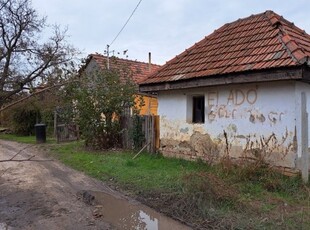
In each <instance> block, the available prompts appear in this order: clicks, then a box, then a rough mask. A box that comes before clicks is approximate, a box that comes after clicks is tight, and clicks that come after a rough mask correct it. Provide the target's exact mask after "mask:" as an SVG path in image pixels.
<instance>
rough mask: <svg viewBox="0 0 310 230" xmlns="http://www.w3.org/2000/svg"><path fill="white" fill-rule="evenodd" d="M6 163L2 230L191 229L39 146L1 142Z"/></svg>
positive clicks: (0, 172) (1, 169) (0, 199)
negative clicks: (67, 165) (87, 174)
mask: <svg viewBox="0 0 310 230" xmlns="http://www.w3.org/2000/svg"><path fill="white" fill-rule="evenodd" d="M21 150H22V151H21ZM18 152H20V153H19V154H18V155H17V156H16V157H14V160H15V161H5V160H8V159H10V158H12V157H13V156H14V155H15V154H16V153H18ZM30 158H31V159H30ZM27 159H30V160H27ZM23 160H26V161H23ZM0 161H3V162H0V230H2V229H50V230H53V229H57V230H58V229H74V230H75V229H154V230H156V229H161V230H165V229H181V230H182V229H189V228H188V227H186V226H184V225H182V224H180V223H178V222H176V221H174V220H172V219H170V218H168V217H166V216H163V215H161V214H160V213H157V212H155V211H154V210H152V209H150V208H148V207H146V206H144V205H141V204H139V203H138V202H136V201H134V200H131V199H130V198H128V197H125V196H124V195H122V194H120V193H118V192H116V191H113V190H112V189H110V188H109V187H108V186H106V185H105V184H104V183H102V182H100V181H98V180H95V179H93V178H90V177H88V176H86V175H84V174H83V173H81V172H77V171H75V170H73V169H71V168H68V167H66V166H64V165H63V164H61V163H59V162H58V161H56V160H53V159H51V158H49V157H47V155H46V154H44V153H42V150H40V148H38V147H37V146H34V145H26V144H20V143H15V142H9V141H3V140H0Z"/></svg>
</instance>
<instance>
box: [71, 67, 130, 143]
mask: <svg viewBox="0 0 310 230" xmlns="http://www.w3.org/2000/svg"><path fill="white" fill-rule="evenodd" d="M122 75H124V72H122ZM128 75H129V73H128V74H127V75H126V74H125V76H126V78H121V77H120V73H119V72H117V71H115V70H103V71H94V72H92V73H89V74H87V75H83V76H82V77H81V79H80V84H79V85H78V86H77V87H75V88H73V99H74V105H75V109H76V110H75V111H76V116H75V117H76V119H77V121H78V123H79V126H80V130H81V132H82V135H83V138H84V139H85V144H86V145H87V146H89V147H91V148H93V149H109V148H114V147H120V146H121V143H120V134H121V126H120V119H119V118H120V117H121V115H122V113H123V112H124V111H125V110H129V109H130V108H132V107H133V106H134V98H135V97H134V93H135V89H136V88H135V85H134V84H133V83H132V82H131V80H130V79H131V78H130V77H129V76H128Z"/></svg>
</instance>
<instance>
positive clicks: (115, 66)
mask: <svg viewBox="0 0 310 230" xmlns="http://www.w3.org/2000/svg"><path fill="white" fill-rule="evenodd" d="M107 64H108V59H107V57H106V56H103V55H101V54H90V55H88V57H87V59H86V63H85V65H83V67H82V68H81V69H80V72H81V73H82V72H84V73H90V72H93V71H96V70H106V69H107ZM159 67H160V66H159V65H155V64H151V63H150V62H149V63H145V62H138V61H132V60H128V59H122V58H118V57H115V56H112V57H109V68H110V69H111V70H118V71H119V72H120V74H121V76H120V77H121V78H125V77H131V78H132V80H133V82H134V83H135V84H137V85H138V84H139V83H140V82H141V80H143V79H144V78H146V76H147V75H149V74H151V73H152V72H153V71H155V70H157V69H158V68H159ZM140 96H142V97H143V101H144V105H143V106H142V107H140V115H157V108H158V103H157V96H156V95H155V94H146V93H139V92H138V90H137V100H138V97H140Z"/></svg>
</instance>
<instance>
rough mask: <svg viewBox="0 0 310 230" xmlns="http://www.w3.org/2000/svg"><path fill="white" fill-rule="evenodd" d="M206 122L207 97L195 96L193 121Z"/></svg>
mask: <svg viewBox="0 0 310 230" xmlns="http://www.w3.org/2000/svg"><path fill="white" fill-rule="evenodd" d="M204 122H205V97H204V96H194V97H193V123H204Z"/></svg>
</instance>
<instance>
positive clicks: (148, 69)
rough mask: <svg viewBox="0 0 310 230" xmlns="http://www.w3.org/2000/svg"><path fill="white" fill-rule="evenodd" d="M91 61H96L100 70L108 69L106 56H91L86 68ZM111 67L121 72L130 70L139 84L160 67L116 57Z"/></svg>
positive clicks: (111, 60)
mask: <svg viewBox="0 0 310 230" xmlns="http://www.w3.org/2000/svg"><path fill="white" fill-rule="evenodd" d="M91 60H94V61H95V62H96V64H97V65H98V66H99V67H100V68H102V69H107V57H106V56H103V55H101V54H90V55H89V56H88V58H87V60H86V66H87V65H88V63H89V62H90V61H91ZM86 66H84V67H83V68H82V69H84V68H86ZM109 66H110V69H117V70H120V71H121V72H122V71H123V70H127V68H128V69H129V71H130V74H131V75H132V78H133V79H132V80H133V81H134V82H135V83H137V84H138V83H140V82H141V81H142V80H143V79H145V78H146V77H147V76H148V75H149V74H151V73H152V72H153V71H155V70H157V69H158V68H159V67H160V66H159V65H155V64H150V65H149V63H145V62H139V61H133V60H128V59H122V58H118V57H115V56H112V57H110V58H109Z"/></svg>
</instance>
